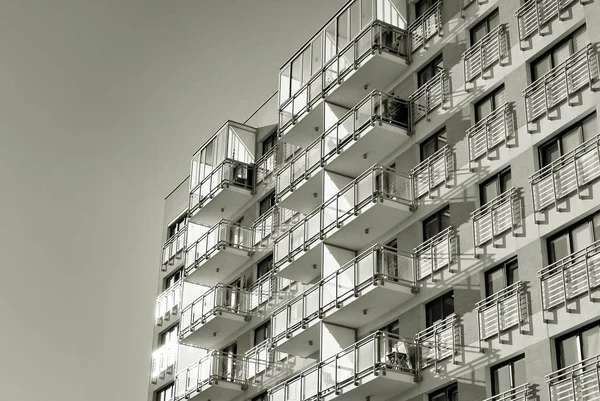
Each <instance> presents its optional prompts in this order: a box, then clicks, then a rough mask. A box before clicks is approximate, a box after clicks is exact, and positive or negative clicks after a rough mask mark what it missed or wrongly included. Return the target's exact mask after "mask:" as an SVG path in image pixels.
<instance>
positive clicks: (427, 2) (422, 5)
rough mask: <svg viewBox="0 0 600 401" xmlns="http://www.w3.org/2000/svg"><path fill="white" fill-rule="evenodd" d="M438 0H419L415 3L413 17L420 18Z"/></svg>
mask: <svg viewBox="0 0 600 401" xmlns="http://www.w3.org/2000/svg"><path fill="white" fill-rule="evenodd" d="M437 2H438V0H419V1H418V2H417V3H416V4H415V19H417V18H420V17H421V16H422V15H423V14H425V13H426V12H427V10H429V9H430V8H431V7H432V6H434V5H436V4H437Z"/></svg>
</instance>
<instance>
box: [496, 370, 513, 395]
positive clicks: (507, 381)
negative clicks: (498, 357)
mask: <svg viewBox="0 0 600 401" xmlns="http://www.w3.org/2000/svg"><path fill="white" fill-rule="evenodd" d="M510 385H511V376H510V365H505V366H501V367H499V368H497V369H494V370H493V371H492V394H493V395H497V394H500V393H502V392H504V391H508V390H510V388H511V386H510Z"/></svg>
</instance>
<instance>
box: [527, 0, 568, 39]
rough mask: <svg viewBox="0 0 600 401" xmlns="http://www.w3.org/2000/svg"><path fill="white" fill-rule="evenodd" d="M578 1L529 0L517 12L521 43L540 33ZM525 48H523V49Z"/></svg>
mask: <svg viewBox="0 0 600 401" xmlns="http://www.w3.org/2000/svg"><path fill="white" fill-rule="evenodd" d="M576 1H577V0H529V1H526V2H525V3H524V4H523V5H522V6H521V7H519V9H518V10H517V11H516V16H517V28H518V31H519V41H520V42H522V41H524V40H526V39H528V38H530V37H531V36H533V35H534V34H535V33H536V32H539V31H540V30H541V28H542V27H544V26H545V25H546V24H547V23H548V22H550V21H551V20H553V19H554V18H556V17H559V16H560V13H561V12H562V11H563V10H564V9H565V8H567V7H569V6H570V5H571V4H573V3H575V2H576ZM522 48H523V47H521V49H522Z"/></svg>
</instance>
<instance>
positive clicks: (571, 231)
mask: <svg viewBox="0 0 600 401" xmlns="http://www.w3.org/2000/svg"><path fill="white" fill-rule="evenodd" d="M598 240H600V213H596V214H594V215H592V216H589V217H587V218H585V219H584V220H581V221H578V222H577V223H575V224H573V225H572V226H570V227H568V228H567V229H566V230H563V231H562V232H560V233H558V234H556V235H553V236H552V237H550V238H548V242H547V245H548V263H550V264H552V263H554V262H556V261H557V260H560V259H562V258H564V257H566V256H569V255H570V254H572V253H575V252H577V251H580V250H582V249H584V248H585V247H587V246H589V245H591V244H592V243H594V242H596V241H598Z"/></svg>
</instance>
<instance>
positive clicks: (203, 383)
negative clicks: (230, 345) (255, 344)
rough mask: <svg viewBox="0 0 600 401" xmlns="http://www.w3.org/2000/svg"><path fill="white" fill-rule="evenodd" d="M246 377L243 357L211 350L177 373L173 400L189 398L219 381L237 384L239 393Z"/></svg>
mask: <svg viewBox="0 0 600 401" xmlns="http://www.w3.org/2000/svg"><path fill="white" fill-rule="evenodd" d="M246 377H247V375H246V371H245V369H244V359H243V357H241V356H238V355H231V354H224V353H221V352H220V351H211V352H210V353H209V354H208V355H206V356H204V357H203V358H202V359H200V360H199V361H198V362H196V363H194V364H192V365H191V366H189V367H188V368H187V369H185V370H183V371H181V372H179V373H178V374H177V376H176V377H175V400H177V401H179V400H182V399H185V398H191V397H192V396H193V395H195V394H198V393H201V392H203V391H205V390H206V389H207V388H209V387H211V386H213V385H217V384H218V383H219V382H226V383H230V384H237V385H239V386H240V393H241V390H242V387H244V386H245V385H246Z"/></svg>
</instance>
